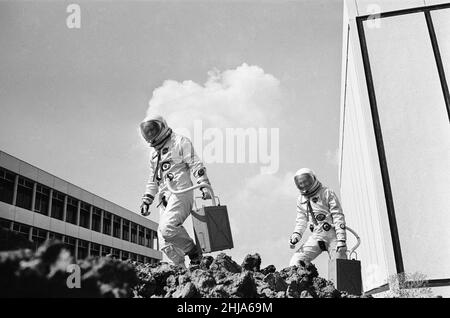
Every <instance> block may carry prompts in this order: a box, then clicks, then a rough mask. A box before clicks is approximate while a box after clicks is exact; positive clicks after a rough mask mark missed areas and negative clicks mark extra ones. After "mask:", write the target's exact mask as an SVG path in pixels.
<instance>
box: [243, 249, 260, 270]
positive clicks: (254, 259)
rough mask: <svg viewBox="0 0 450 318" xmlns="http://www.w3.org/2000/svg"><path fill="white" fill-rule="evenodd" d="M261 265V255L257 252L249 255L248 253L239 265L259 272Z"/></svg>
mask: <svg viewBox="0 0 450 318" xmlns="http://www.w3.org/2000/svg"><path fill="white" fill-rule="evenodd" d="M260 266H261V256H259V254H258V253H256V254H253V255H250V254H248V255H247V256H245V258H244V262H243V263H242V265H241V267H242V268H243V269H244V270H247V271H253V272H259V270H260Z"/></svg>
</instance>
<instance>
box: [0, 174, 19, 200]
mask: <svg viewBox="0 0 450 318" xmlns="http://www.w3.org/2000/svg"><path fill="white" fill-rule="evenodd" d="M14 179H15V176H14V174H13V173H11V172H8V171H6V170H3V169H0V201H2V202H6V203H9V204H12V203H13V196H14Z"/></svg>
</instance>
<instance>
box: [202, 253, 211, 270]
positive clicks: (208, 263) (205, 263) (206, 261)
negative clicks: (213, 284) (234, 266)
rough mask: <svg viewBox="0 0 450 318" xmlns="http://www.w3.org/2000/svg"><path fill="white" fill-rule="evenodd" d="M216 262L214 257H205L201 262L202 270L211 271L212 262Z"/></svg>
mask: <svg viewBox="0 0 450 318" xmlns="http://www.w3.org/2000/svg"><path fill="white" fill-rule="evenodd" d="M213 261H214V257H212V256H209V255H208V256H204V257H203V258H202V261H201V262H200V268H201V269H203V270H206V269H209V268H210V267H211V264H212V262H213Z"/></svg>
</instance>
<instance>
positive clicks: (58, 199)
mask: <svg viewBox="0 0 450 318" xmlns="http://www.w3.org/2000/svg"><path fill="white" fill-rule="evenodd" d="M64 197H65V195H64V194H63V193H61V192H58V191H53V198H52V214H51V217H52V218H55V219H58V220H62V219H63V216H64Z"/></svg>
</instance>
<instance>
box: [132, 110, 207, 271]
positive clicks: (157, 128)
mask: <svg viewBox="0 0 450 318" xmlns="http://www.w3.org/2000/svg"><path fill="white" fill-rule="evenodd" d="M140 128H141V133H142V136H143V137H144V139H145V140H146V141H147V142H148V143H149V144H150V146H151V147H152V150H151V152H150V176H149V179H148V182H147V186H146V190H145V194H144V196H143V198H142V205H141V214H142V215H144V216H148V215H149V214H150V210H149V207H150V205H151V204H152V202H153V200H154V199H155V196H156V195H157V194H158V197H159V204H158V206H160V219H159V227H158V238H159V241H160V246H161V250H162V251H163V252H164V253H165V254H166V255H167V257H168V258H169V259H170V260H171V261H172V262H173V263H174V264H175V265H177V266H182V267H184V257H185V255H188V256H189V257H190V259H191V264H192V263H199V262H200V260H201V257H202V255H201V249H200V248H198V247H197V246H196V245H195V243H194V241H193V240H192V238H191V237H190V236H189V235H188V233H187V232H186V229H185V228H184V227H183V223H184V221H185V220H186V218H187V217H188V216H189V214H190V212H191V210H192V205H193V200H194V198H193V191H189V192H186V193H183V194H173V193H171V192H170V191H169V190H168V189H167V182H169V181H168V180H167V179H166V176H167V175H169V174H170V175H171V177H172V181H171V185H172V187H173V188H174V189H175V190H181V189H185V188H188V187H191V186H192V181H191V177H190V173H191V172H192V173H193V175H194V177H195V178H196V180H197V183H203V182H206V183H208V184H209V180H208V178H207V176H206V169H205V167H204V166H203V163H202V162H201V161H200V159H199V158H198V156H197V155H196V153H195V151H194V148H193V146H192V143H191V141H190V140H189V139H188V138H186V137H184V136H181V135H178V134H176V133H174V132H172V130H171V129H170V128H169V127H168V126H167V123H166V121H165V120H164V118H162V117H161V116H158V115H155V116H152V117H147V118H146V119H145V120H144V121H143V122H142V123H141V124H140ZM201 190H202V192H203V199H209V198H210V194H209V193H208V190H207V189H205V188H202V189H201Z"/></svg>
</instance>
